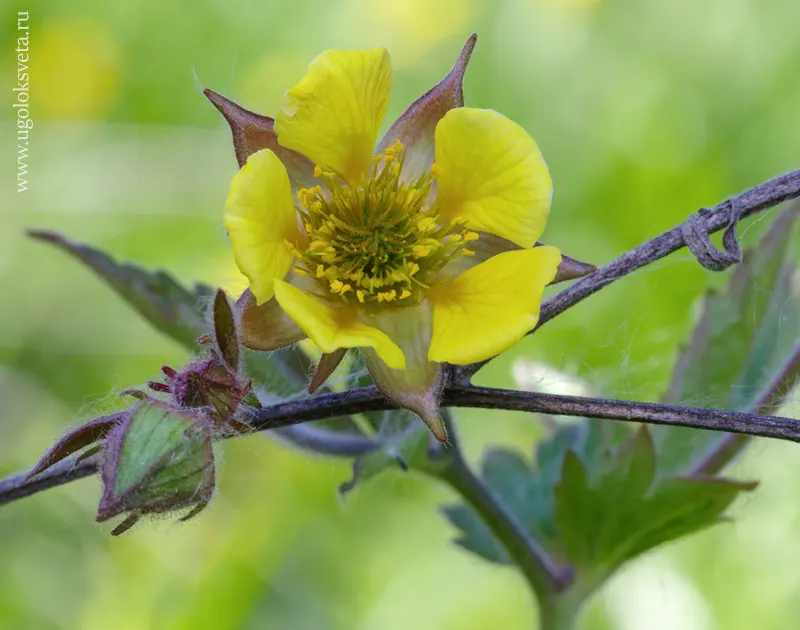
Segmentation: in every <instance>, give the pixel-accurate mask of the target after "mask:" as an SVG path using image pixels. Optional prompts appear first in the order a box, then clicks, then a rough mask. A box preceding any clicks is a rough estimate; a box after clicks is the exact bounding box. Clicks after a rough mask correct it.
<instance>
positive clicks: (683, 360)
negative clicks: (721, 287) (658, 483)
mask: <svg viewBox="0 0 800 630" xmlns="http://www.w3.org/2000/svg"><path fill="white" fill-rule="evenodd" d="M799 215H800V205H798V204H795V205H792V206H790V207H788V208H787V209H786V210H784V212H783V213H782V214H781V215H779V216H778V218H777V219H776V220H775V222H774V224H773V225H772V227H771V228H770V230H769V231H768V233H767V234H766V236H765V237H764V238H763V239H762V240H761V242H760V243H759V244H758V246H757V247H755V248H753V249H751V250H749V251H748V252H746V253H745V255H744V260H743V262H742V263H741V264H740V265H739V266H738V267H737V268H736V270H735V271H734V273H733V275H732V277H731V280H730V283H729V285H728V288H727V290H726V291H725V292H724V293H714V292H711V293H709V294H708V295H707V296H706V299H705V301H704V304H703V311H702V315H701V317H700V320H699V322H698V324H697V326H696V328H695V330H694V333H693V335H692V339H691V342H690V343H689V345H688V346H687V347H686V348H685V349H684V350H683V352H682V354H681V356H680V358H679V360H678V363H677V365H676V368H675V373H674V375H673V378H672V382H671V384H670V387H669V391H668V394H667V396H666V397H665V402H671V403H685V404H693V405H701V406H705V407H716V408H722V409H732V410H736V411H768V410H770V409H773V408H774V407H775V406H776V405H777V404H779V402H780V399H781V398H782V397H783V396H785V395H786V394H787V393H788V392H789V391H790V390H791V385H792V383H794V382H796V379H797V378H798V373H800V361H798V357H800V291H798V289H797V286H798V285H797V282H798V278H799V277H800V273H798V265H797V259H796V250H797V240H798V239H797V230H796V228H795V223H796V221H797V218H798V216H799ZM778 377H780V378H778ZM653 439H654V441H655V444H656V451H657V452H658V470H659V475H660V476H662V477H665V476H672V475H676V474H684V473H689V472H691V471H692V470H693V469H694V468H695V467H696V466H698V465H699V463H700V462H702V461H703V460H704V459H705V458H707V457H709V454H710V453H712V452H713V450H714V449H715V448H717V447H719V446H720V445H721V444H723V443H724V441H725V440H727V439H729V438H728V436H725V435H724V434H720V433H717V432H712V431H701V430H697V429H686V428H680V427H665V426H659V427H654V428H653ZM737 439H738V440H739V442H740V444H743V443H744V441H745V439H744V438H737Z"/></svg>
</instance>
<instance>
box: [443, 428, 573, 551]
mask: <svg viewBox="0 0 800 630" xmlns="http://www.w3.org/2000/svg"><path fill="white" fill-rule="evenodd" d="M582 432H583V427H581V426H580V425H578V426H562V427H560V428H559V430H558V431H556V432H555V433H553V434H552V435H550V436H548V437H547V438H545V439H543V440H541V441H539V443H538V444H537V447H536V463H535V465H532V464H530V463H528V461H526V459H525V458H524V457H523V455H522V454H520V453H517V452H516V451H512V450H509V449H501V448H493V449H490V450H488V451H487V452H486V454H485V456H484V460H483V463H482V466H481V472H482V475H481V476H482V477H483V480H484V482H485V483H486V485H487V486H488V487H489V489H490V490H491V491H492V492H493V494H494V495H495V497H496V498H497V500H498V501H499V502H500V503H502V504H503V506H504V507H505V508H506V510H507V511H508V512H509V513H510V514H512V515H513V516H514V517H515V518H516V519H517V521H518V523H519V524H520V525H521V526H522V527H524V528H525V530H526V531H527V532H528V533H529V534H530V535H531V536H532V537H534V538H535V539H536V540H538V541H539V542H540V543H541V544H543V545H544V546H545V547H546V548H547V549H548V550H549V551H550V552H551V553H553V554H554V555H557V554H558V549H557V544H556V542H555V537H556V532H555V522H554V519H553V509H554V508H553V506H554V494H553V488H554V486H555V484H556V483H557V482H558V480H559V479H560V477H561V469H562V463H563V461H564V455H565V454H566V453H567V451H568V450H569V449H570V447H571V446H573V445H574V444H576V443H578V442H579V441H580V440H581V435H582ZM442 512H443V513H444V515H445V517H447V519H448V520H450V522H451V523H452V524H453V525H454V526H455V527H456V528H457V529H458V530H459V535H458V536H457V537H456V539H455V542H456V543H457V544H459V545H460V546H461V547H463V548H465V549H467V550H469V551H472V552H473V553H476V554H478V555H480V556H482V557H483V558H484V559H486V560H489V561H490V562H496V563H503V564H507V563H509V559H508V556H507V554H506V553H505V552H504V551H503V548H502V545H500V543H499V542H498V541H497V540H495V538H494V536H493V534H492V533H491V532H490V531H489V529H488V528H487V527H486V526H485V525H484V523H483V521H482V520H481V518H480V517H479V516H478V514H476V513H475V511H474V510H473V509H472V508H471V507H469V506H467V505H465V504H455V505H449V506H446V507H444V508H443V509H442Z"/></svg>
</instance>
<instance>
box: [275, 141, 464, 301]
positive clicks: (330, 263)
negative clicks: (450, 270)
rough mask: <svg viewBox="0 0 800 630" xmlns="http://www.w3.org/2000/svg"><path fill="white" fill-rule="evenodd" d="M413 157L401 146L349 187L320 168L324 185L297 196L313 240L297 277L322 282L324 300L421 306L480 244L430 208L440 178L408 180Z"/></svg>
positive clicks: (297, 267)
mask: <svg viewBox="0 0 800 630" xmlns="http://www.w3.org/2000/svg"><path fill="white" fill-rule="evenodd" d="M405 157H406V152H405V149H404V148H403V145H402V144H401V143H400V142H399V141H398V142H396V143H395V144H394V145H393V146H391V147H389V148H388V149H386V151H384V152H383V153H382V154H381V155H377V156H375V158H374V160H373V164H372V168H371V169H370V172H369V175H368V177H367V178H366V181H362V182H360V183H358V184H355V185H353V184H350V183H348V182H346V181H345V180H344V179H342V178H341V177H340V176H339V175H336V174H335V173H330V172H328V171H324V170H323V169H322V168H320V167H319V166H318V167H316V170H315V173H314V175H315V177H316V178H317V179H318V180H319V182H320V184H319V185H317V186H314V187H313V188H301V189H300V190H299V191H298V192H297V196H298V199H299V200H300V203H301V207H300V208H298V211H299V212H300V215H301V217H302V219H303V223H304V226H305V230H306V233H307V235H308V242H309V245H308V248H307V249H306V250H305V251H303V252H300V251H298V250H297V249H295V248H294V247H293V246H289V247H290V249H291V250H292V252H293V253H294V254H295V257H296V258H297V259H298V260H297V263H296V264H295V271H297V272H298V273H301V274H303V275H307V276H310V277H312V278H315V279H316V280H317V281H318V284H319V286H320V289H321V290H320V292H319V295H320V297H324V298H326V299H331V300H336V301H344V302H345V303H350V302H359V303H361V304H365V303H367V304H369V303H390V302H392V303H396V304H398V305H399V304H410V303H419V300H420V299H421V296H422V292H423V291H424V290H425V289H427V288H429V287H430V286H431V284H432V283H434V282H436V281H437V280H439V279H440V278H441V276H442V274H441V273H440V272H441V271H442V268H443V267H444V266H445V265H446V264H447V263H448V262H450V261H451V260H453V259H454V258H457V257H459V256H462V255H467V256H470V255H472V254H474V252H472V251H470V250H469V249H467V248H466V244H467V243H468V242H469V241H472V240H475V239H476V238H478V235H477V234H475V233H474V232H469V231H468V230H467V229H466V228H465V227H464V224H463V222H461V221H458V220H456V221H452V222H449V221H442V220H441V218H440V217H439V213H438V211H437V208H436V206H435V204H432V205H430V204H428V197H429V196H430V192H431V185H432V183H433V180H434V178H435V167H434V169H432V170H433V172H428V173H425V174H424V175H422V176H421V177H419V178H418V179H417V180H416V181H412V182H405V181H401V178H400V174H401V173H402V170H403V164H404V162H405Z"/></svg>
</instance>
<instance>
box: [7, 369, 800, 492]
mask: <svg viewBox="0 0 800 630" xmlns="http://www.w3.org/2000/svg"><path fill="white" fill-rule="evenodd" d="M442 405H443V406H445V407H477V408H483V409H509V410H514V411H527V412H533V413H545V414H550V415H562V416H585V417H593V418H604V419H608V420H625V421H630V422H644V423H649V424H665V425H671V426H682V427H693V428H695V429H708V430H711V431H726V432H729V433H741V434H746V435H752V436H756V437H769V438H776V439H779V440H789V441H792V442H800V420H792V419H791V418H781V417H778V416H766V415H760V414H756V413H740V412H736V411H721V410H717V409H703V408H701V407H684V406H682V405H662V404H656V403H646V402H636V401H629V400H613V399H605V398H585V397H581V396H556V395H553V394H540V393H532V392H518V391H513V390H507V389H494V388H490V387H476V386H474V385H456V386H451V387H448V388H447V389H446V390H445V393H444V398H443V400H442ZM391 407H392V405H391V404H390V403H389V402H388V401H387V400H386V399H385V398H384V397H383V395H382V394H381V393H380V392H379V391H378V390H377V388H375V387H357V388H355V389H351V390H348V391H345V392H336V393H327V394H322V395H318V396H312V397H311V398H306V399H304V400H298V401H290V402H284V403H280V404H277V405H272V406H269V407H265V408H263V409H261V410H259V411H258V412H257V413H256V414H255V415H254V418H253V420H252V421H251V424H252V426H253V428H254V429H255V430H256V431H268V430H271V429H277V428H280V427H287V426H293V425H297V424H301V423H303V422H309V421H312V420H324V419H326V418H334V417H339V416H349V415H352V414H354V413H364V412H368V411H381V410H383V409H390V408H391ZM365 444H368V443H367V442H365ZM87 465H88V464H87V463H81V464H80V465H79V467H78V468H77V469H75V470H74V471H72V472H70V470H69V467H68V466H67V465H66V464H65V465H64V466H59V467H56V468H55V471H54V472H51V471H47V472H45V473H43V474H42V475H40V476H39V477H37V478H36V479H34V480H32V481H30V482H25V481H24V475H23V476H17V477H11V478H8V479H5V480H3V481H0V505H2V504H3V503H8V502H9V501H13V500H15V499H19V498H22V497H25V496H28V495H31V494H35V493H36V492H39V491H40V490H45V489H47V488H50V487H53V486H58V485H62V484H64V483H67V482H69V481H72V480H74V479H79V478H81V477H85V476H87V475H90V474H91V473H92V472H93V470H92V469H89V468H87V467H86V466H87Z"/></svg>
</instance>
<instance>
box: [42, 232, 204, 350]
mask: <svg viewBox="0 0 800 630" xmlns="http://www.w3.org/2000/svg"><path fill="white" fill-rule="evenodd" d="M30 236H31V237H33V238H35V239H37V240H40V241H44V242H47V243H52V244H53V245H55V246H56V247H58V248H59V249H61V250H63V251H65V252H67V253H68V254H70V255H72V256H74V257H75V258H77V259H78V260H80V261H81V262H83V263H84V264H85V265H87V266H88V267H89V268H91V269H92V270H93V271H94V272H95V273H97V274H98V275H99V276H100V277H101V278H102V279H103V280H104V281H105V282H106V283H107V284H108V285H109V286H111V288H112V289H114V290H115V291H116V292H117V293H118V294H119V295H120V296H121V297H122V298H123V299H124V300H125V301H126V302H128V303H129V304H130V305H131V306H132V307H133V308H134V309H135V310H137V311H138V312H139V313H140V314H141V315H142V316H143V317H144V318H145V319H146V320H147V321H148V322H150V324H152V325H153V327H155V328H156V329H157V330H159V331H161V332H163V333H164V334H166V335H168V336H169V337H172V338H173V339H175V340H177V341H178V342H179V343H182V344H183V345H185V346H188V347H192V346H193V345H194V341H195V339H197V337H198V336H199V335H200V334H201V333H203V332H204V331H205V328H206V323H205V320H204V318H203V316H202V314H201V313H200V310H199V304H200V303H201V302H202V301H204V300H205V299H206V298H207V297H208V296H210V294H211V289H210V288H209V287H206V286H204V285H197V286H195V289H194V291H187V290H186V289H184V288H183V287H182V286H181V285H179V284H178V283H177V282H175V280H173V279H172V277H171V276H169V275H168V274H167V273H165V272H163V271H155V272H150V271H145V270H144V269H141V268H140V267H137V266H135V265H131V264H120V263H118V262H116V261H115V260H114V259H113V258H111V257H110V256H109V255H108V254H106V253H104V252H102V251H100V250H98V249H95V248H94V247H90V246H88V245H82V244H80V243H76V242H73V241H70V240H68V239H67V238H65V237H63V236H61V235H60V234H56V233H55V232H44V231H31V232H30Z"/></svg>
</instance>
